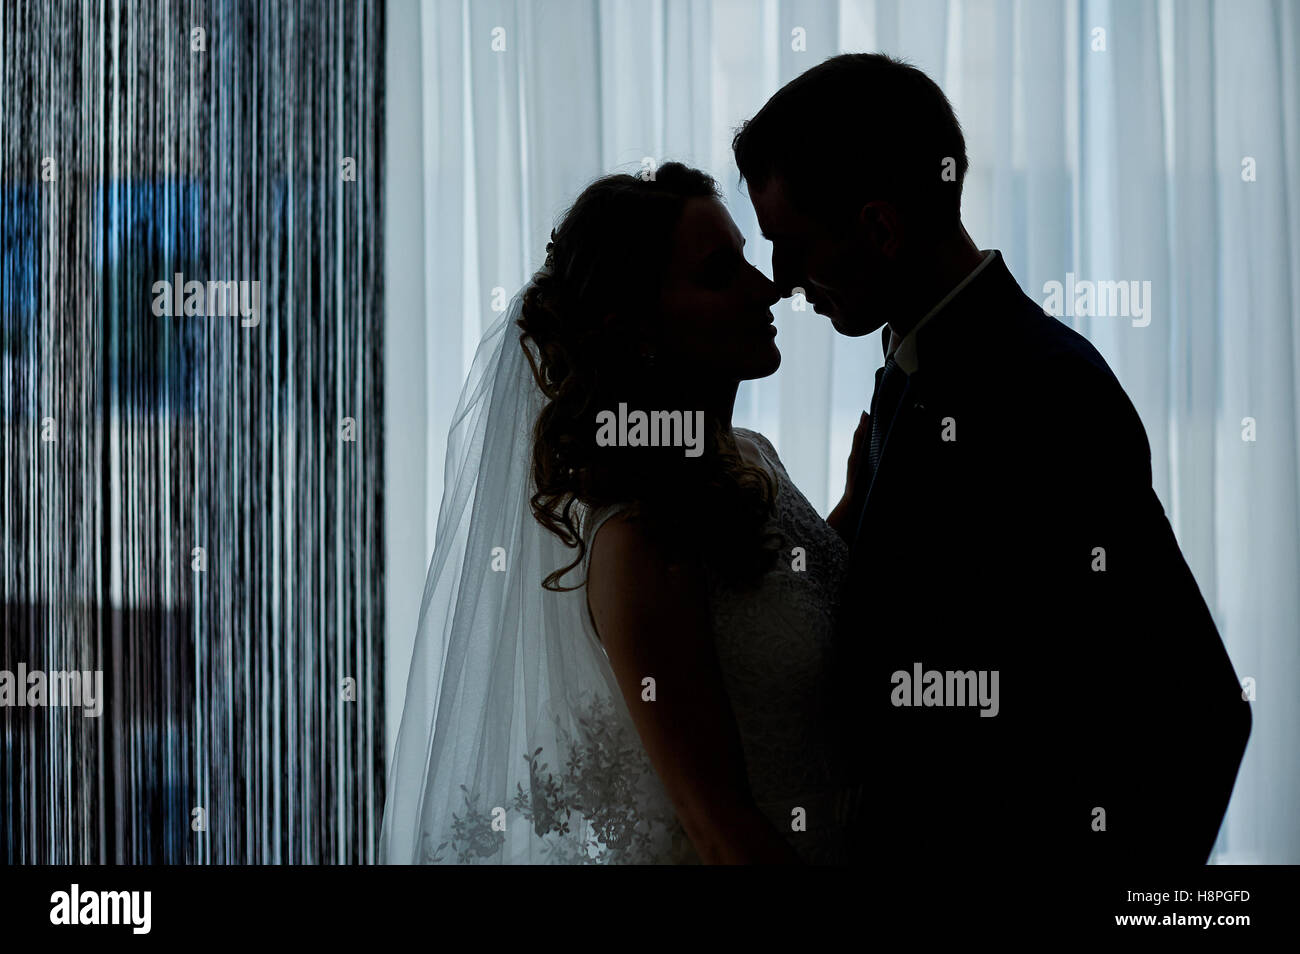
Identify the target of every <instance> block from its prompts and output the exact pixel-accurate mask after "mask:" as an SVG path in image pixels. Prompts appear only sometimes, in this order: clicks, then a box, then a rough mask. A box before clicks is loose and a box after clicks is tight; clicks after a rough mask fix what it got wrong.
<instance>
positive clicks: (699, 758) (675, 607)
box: [587, 517, 800, 864]
mask: <svg viewBox="0 0 1300 954" xmlns="http://www.w3.org/2000/svg"><path fill="white" fill-rule="evenodd" d="M587 600H588V602H589V604H590V606H591V612H592V617H593V619H594V620H595V623H596V629H597V632H598V633H599V634H600V639H601V642H602V644H603V645H604V646H605V650H606V652H608V654H609V660H610V663H611V665H612V666H613V669H614V674H615V676H616V677H617V678H618V684H619V687H620V688H621V689H622V691H623V697H624V698H625V699H626V700H627V704H628V708H629V709H631V712H632V719H633V721H634V722H635V723H636V728H637V732H638V733H639V735H640V736H641V740H642V742H643V743H644V744H645V747H646V751H647V753H648V754H649V756H650V761H651V763H652V764H653V765H654V768H655V771H656V772H657V773H658V775H659V778H660V780H661V781H662V782H663V784H664V788H665V789H666V790H667V792H668V795H669V797H670V798H671V799H672V801H673V805H674V807H675V808H676V811H677V817H678V818H679V819H680V820H681V823H682V827H683V828H684V829H685V831H686V834H687V835H688V836H689V837H690V839H691V843H692V844H693V845H694V846H695V850H696V852H697V853H698V854H699V856H700V858H701V859H702V860H703V861H704V862H705V863H706V864H754V863H759V864H798V863H800V859H799V857H798V855H797V854H796V853H795V851H794V849H792V848H791V847H790V846H789V844H788V843H787V842H786V841H785V840H784V839H783V838H782V837H781V835H780V834H779V833H778V832H777V830H776V828H775V827H773V825H772V823H771V822H770V821H768V819H767V818H766V817H765V816H764V815H762V813H760V812H759V810H758V808H757V806H756V805H755V804H754V800H753V796H752V795H751V793H750V790H749V783H748V780H747V777H746V774H745V760H744V753H743V750H742V749H741V744H740V736H739V733H738V732H737V730H736V723H735V718H734V717H733V715H732V712H731V705H730V702H729V700H728V698H727V693H726V689H725V687H724V685H723V681H722V674H721V672H720V670H719V668H718V661H717V657H716V656H715V654H714V651H713V635H712V632H711V630H710V624H709V611H708V598H707V593H706V591H705V586H704V576H703V572H702V571H701V570H700V569H699V568H698V567H696V566H690V565H685V564H680V563H678V564H675V565H674V564H671V563H670V562H669V561H668V560H667V559H666V557H665V556H664V554H663V553H662V552H661V551H660V549H659V548H658V547H656V546H655V545H654V544H653V543H651V542H650V541H649V540H648V539H647V538H646V535H645V533H644V531H643V530H642V528H641V527H640V526H639V525H638V524H637V523H636V522H635V521H633V520H628V519H626V518H622V517H616V518H613V519H611V520H608V521H606V522H605V523H604V524H603V525H602V526H601V528H600V530H599V531H598V532H597V534H596V538H595V540H593V541H592V553H591V563H590V569H589V573H588V580H587ZM647 676H649V677H653V678H654V684H655V701H653V702H646V701H642V692H643V687H642V680H643V679H644V678H646V677H647Z"/></svg>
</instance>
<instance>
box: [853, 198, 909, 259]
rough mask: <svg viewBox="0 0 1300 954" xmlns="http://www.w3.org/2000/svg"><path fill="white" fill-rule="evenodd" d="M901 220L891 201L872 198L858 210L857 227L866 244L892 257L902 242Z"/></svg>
mask: <svg viewBox="0 0 1300 954" xmlns="http://www.w3.org/2000/svg"><path fill="white" fill-rule="evenodd" d="M901 226H902V222H901V220H900V219H899V215H898V209H897V208H896V207H895V206H894V204H893V203H892V202H886V201H885V200H884V199H873V200H872V201H870V202H866V203H864V204H863V206H862V208H861V210H859V212H858V228H859V229H860V234H861V235H862V236H863V237H864V238H865V240H866V241H867V243H868V244H870V245H871V246H873V247H874V248H876V249H877V250H879V251H880V252H882V253H883V254H885V255H887V256H889V257H890V258H893V257H894V256H895V255H897V254H898V249H899V246H900V245H901V243H902V227H901Z"/></svg>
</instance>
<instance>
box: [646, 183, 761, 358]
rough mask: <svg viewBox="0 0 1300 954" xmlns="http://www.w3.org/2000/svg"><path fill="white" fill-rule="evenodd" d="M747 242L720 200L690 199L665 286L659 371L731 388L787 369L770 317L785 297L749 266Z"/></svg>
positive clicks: (657, 345) (658, 345)
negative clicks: (730, 383) (672, 370)
mask: <svg viewBox="0 0 1300 954" xmlns="http://www.w3.org/2000/svg"><path fill="white" fill-rule="evenodd" d="M744 244H745V240H744V238H743V237H742V236H741V234H740V230H739V229H737V228H736V223H735V222H733V221H732V219H731V216H730V215H729V214H728V213H727V210H726V208H725V207H724V206H723V204H722V203H721V202H719V201H718V200H717V199H704V198H696V199H689V200H687V202H686V206H685V208H684V210H683V212H682V216H681V219H680V220H679V221H678V223H677V228H676V231H675V233H674V236H673V248H672V253H671V257H670V260H669V263H668V269H667V272H666V274H665V277H664V284H663V288H662V299H661V302H662V311H661V320H660V322H659V325H658V328H657V329H656V332H657V333H656V335H655V337H656V338H657V339H658V340H657V342H656V343H655V349H656V362H657V363H658V364H659V366H660V367H663V368H664V369H665V370H668V369H669V368H672V369H674V370H677V371H680V372H684V373H686V374H690V375H692V376H693V377H694V378H695V380H697V381H698V380H700V379H703V380H707V381H714V382H719V383H728V382H737V381H744V380H748V379H750V378H761V377H765V376H766V375H769V374H771V373H772V372H773V371H775V370H776V369H777V367H778V366H779V365H780V364H781V352H780V351H778V350H777V347H776V325H775V324H774V323H773V322H774V320H775V319H774V318H773V316H772V311H771V307H772V305H773V304H775V303H776V302H777V301H779V300H780V295H779V294H778V292H777V287H776V285H775V284H773V283H772V282H771V281H769V280H768V279H767V277H766V276H765V275H764V274H763V273H762V272H760V271H759V270H758V269H756V268H755V267H754V266H753V265H751V264H750V263H749V262H748V261H746V259H745V254H744V248H743V247H744ZM661 356H662V357H661Z"/></svg>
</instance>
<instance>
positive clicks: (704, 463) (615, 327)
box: [518, 162, 775, 590]
mask: <svg viewBox="0 0 1300 954" xmlns="http://www.w3.org/2000/svg"><path fill="white" fill-rule="evenodd" d="M719 197H720V192H719V190H718V186H717V183H716V182H715V181H714V180H713V178H712V177H711V176H709V175H708V174H706V173H704V172H701V171H699V170H698V169H692V168H690V167H689V166H685V165H682V164H681V163H678V162H670V163H666V164H664V165H663V166H661V167H659V168H658V169H657V170H656V172H655V175H654V177H653V178H652V179H643V178H641V177H639V176H635V175H627V174H616V175H609V176H604V177H603V178H600V179H598V180H596V181H595V182H593V183H592V184H591V185H589V186H588V187H587V188H586V189H585V190H583V192H582V194H581V195H580V196H579V197H578V199H577V201H576V202H574V204H573V206H572V208H570V209H569V211H568V212H567V213H566V214H565V215H564V217H563V219H562V221H561V222H560V224H559V225H558V226H557V227H556V229H555V230H554V231H553V232H552V233H551V235H552V241H551V243H550V244H549V245H548V246H547V262H548V265H547V267H545V268H543V269H542V270H541V271H539V272H538V273H537V274H536V275H535V276H534V277H533V280H532V282H531V283H530V285H529V287H528V288H527V289H525V291H524V296H523V303H522V312H521V317H520V318H519V322H518V323H519V327H520V329H521V330H522V332H523V333H522V334H521V335H520V345H521V346H522V347H523V349H524V352H525V353H526V354H527V355H528V361H529V363H530V365H532V369H533V375H534V377H535V378H536V380H537V384H538V386H539V387H540V388H541V390H542V392H543V394H544V395H545V397H546V404H545V406H544V407H543V409H542V412H541V414H540V415H539V417H538V419H537V423H536V425H535V429H534V432H533V479H534V482H535V484H536V492H535V493H534V494H533V496H532V498H531V503H532V509H533V513H534V515H535V516H536V518H537V520H538V522H539V523H541V524H542V526H544V527H546V528H547V529H548V530H550V531H551V532H553V533H554V534H556V535H557V536H558V537H559V538H560V539H561V540H563V541H564V543H565V544H566V545H567V546H570V547H575V548H577V551H578V552H577V556H576V557H575V558H574V560H573V562H572V563H570V564H568V565H567V566H565V567H561V568H557V569H556V570H555V571H554V572H552V573H551V574H549V575H548V576H547V577H546V579H545V581H544V582H543V584H542V585H543V586H545V587H546V588H547V589H551V590H564V589H576V588H577V587H578V586H581V585H582V583H581V581H579V582H578V583H577V584H576V585H575V586H561V585H560V583H559V580H560V579H561V578H562V577H563V576H564V575H565V574H566V573H568V572H569V571H570V570H572V569H573V568H574V567H576V566H578V565H579V564H580V563H581V562H582V560H583V556H584V555H585V553H586V544H585V542H584V539H583V520H584V518H585V517H586V515H587V514H588V513H590V512H591V511H592V510H593V509H594V508H596V507H600V506H606V505H611V504H626V505H629V510H630V512H631V514H632V516H633V517H634V518H635V519H638V520H640V521H641V522H642V523H643V525H644V526H645V527H646V529H647V531H648V532H649V533H650V534H651V535H652V536H653V537H654V538H655V539H656V540H658V541H659V542H661V543H662V544H664V545H665V546H666V547H667V549H668V552H670V553H673V554H676V555H682V556H697V557H700V558H702V559H704V560H706V561H707V563H708V565H709V566H710V567H711V568H712V569H714V570H715V571H716V572H717V573H718V574H719V575H721V576H722V577H723V578H725V579H729V580H731V581H733V582H744V581H746V580H752V579H753V578H754V577H756V576H757V575H758V574H759V573H760V572H761V571H762V570H763V569H764V568H766V566H768V565H769V563H770V560H771V554H772V549H773V545H774V541H773V540H772V539H771V537H770V535H769V534H768V533H767V531H766V524H767V520H768V517H769V516H770V514H771V511H772V501H773V498H774V496H775V490H774V488H773V486H772V481H771V479H770V478H769V477H768V475H767V473H766V472H765V471H764V470H763V469H761V468H759V467H755V466H754V465H752V464H749V463H748V462H746V461H745V460H744V459H743V458H742V457H741V456H740V454H739V453H738V452H737V450H736V448H735V446H734V444H732V443H731V442H730V441H728V440H726V439H724V438H723V435H722V434H721V433H720V431H719V429H718V427H717V422H716V421H710V422H709V424H708V425H707V426H706V433H705V438H704V452H703V454H702V455H701V456H699V457H696V458H690V457H686V456H685V455H684V454H683V450H682V448H681V447H602V446H598V445H597V443H596V433H597V423H596V416H597V414H598V413H599V412H600V411H602V410H608V411H615V412H617V409H618V406H619V404H620V403H624V404H626V405H627V407H628V409H629V410H632V409H643V410H649V409H664V410H668V409H671V408H672V406H673V405H672V403H671V402H672V401H673V398H674V382H673V381H672V380H671V377H670V376H669V375H668V374H666V373H665V372H664V371H663V370H661V369H659V368H656V366H655V364H654V359H653V357H651V356H650V355H647V354H646V353H645V345H644V342H645V340H646V339H647V337H650V336H651V335H650V334H649V333H650V332H652V330H653V328H654V327H655V326H656V324H657V322H658V320H659V301H660V289H661V285H662V283H663V280H664V276H665V272H666V270H667V267H668V265H669V262H670V260H671V256H672V238H673V233H674V230H675V228H676V225H677V222H678V220H679V219H680V217H681V215H682V212H683V209H684V207H685V205H686V203H687V201H688V200H690V199H693V198H719Z"/></svg>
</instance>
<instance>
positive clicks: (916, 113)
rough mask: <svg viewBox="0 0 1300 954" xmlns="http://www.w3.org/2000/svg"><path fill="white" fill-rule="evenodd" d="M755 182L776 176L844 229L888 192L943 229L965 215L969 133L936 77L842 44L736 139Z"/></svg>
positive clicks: (806, 205) (746, 173) (807, 209)
mask: <svg viewBox="0 0 1300 954" xmlns="http://www.w3.org/2000/svg"><path fill="white" fill-rule="evenodd" d="M731 148H732V151H733V152H734V153H735V156H736V166H737V167H738V168H739V169H740V176H741V178H742V179H743V180H746V181H748V183H749V186H750V188H751V189H753V188H762V187H764V186H766V185H767V182H768V180H769V179H770V178H771V177H772V176H776V177H778V178H779V179H780V180H781V182H782V183H783V184H784V187H785V191H786V196H787V198H788V199H789V201H790V202H791V204H792V205H794V206H795V207H796V208H798V209H800V210H801V211H803V212H804V213H805V214H807V215H809V216H811V217H813V218H815V219H817V220H819V221H821V222H822V223H823V224H825V225H826V226H827V227H828V228H830V229H832V230H834V231H841V230H842V229H843V228H844V227H845V226H847V224H848V223H849V222H850V221H852V219H853V218H854V217H855V216H856V215H857V212H858V210H859V209H860V208H861V207H862V204H863V203H865V202H869V201H871V200H873V199H889V200H891V201H893V202H895V203H896V204H897V205H899V206H900V207H901V208H903V209H905V210H907V214H908V215H909V217H912V219H913V221H916V222H917V223H918V224H923V225H928V226H931V227H932V228H935V229H939V230H943V229H947V228H950V227H952V226H954V225H956V224H957V223H958V222H959V221H960V216H961V185H962V180H963V179H964V178H965V177H966V167H967V160H966V140H965V138H964V137H963V136H962V132H961V125H960V124H959V123H958V122H957V116H956V114H954V113H953V110H952V105H951V104H950V103H949V102H948V98H947V97H946V96H944V94H943V90H941V89H940V88H939V87H938V85H937V84H936V83H935V82H934V80H932V79H930V77H928V76H926V75H925V73H923V72H921V71H920V70H919V69H917V68H916V67H914V66H910V65H909V64H907V63H904V62H903V61H901V60H897V59H894V58H893V57H890V56H886V55H885V54H883V53H844V54H841V55H839V56H832V57H831V58H830V59H828V60H825V61H823V62H822V63H820V64H818V65H817V66H814V67H813V68H812V69H810V70H808V71H806V72H804V73H801V74H800V75H799V76H797V77H795V78H794V79H792V80H791V81H790V82H789V83H786V84H785V86H783V87H781V89H779V90H778V91H777V92H776V94H775V95H774V96H773V97H772V98H771V99H769V100H768V101H767V103H766V104H765V105H764V106H763V108H762V109H760V110H759V111H758V113H757V114H756V115H755V116H754V118H753V119H751V120H749V121H748V122H746V123H744V124H742V125H741V127H740V128H739V129H738V130H736V135H735V138H733V139H732V142H731Z"/></svg>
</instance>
